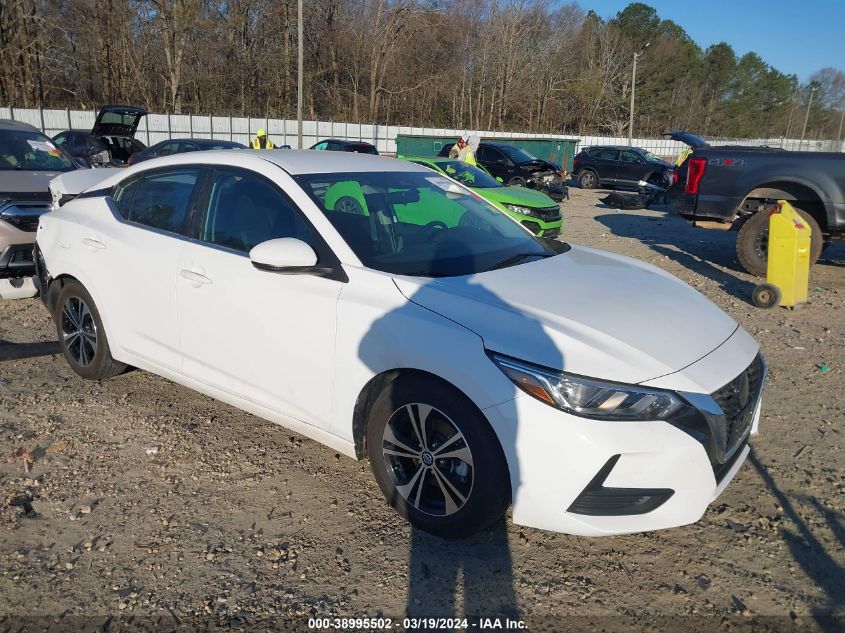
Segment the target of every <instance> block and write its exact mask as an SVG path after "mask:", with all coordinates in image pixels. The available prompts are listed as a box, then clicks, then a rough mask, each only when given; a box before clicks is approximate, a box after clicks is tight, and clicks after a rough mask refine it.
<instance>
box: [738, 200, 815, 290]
mask: <svg viewBox="0 0 845 633" xmlns="http://www.w3.org/2000/svg"><path fill="white" fill-rule="evenodd" d="M795 210H796V211H798V213H799V215H800V216H801V217H802V218H803V219H804V221H805V222H806V223H807V225H808V226H809V227H810V231H811V233H812V234H811V236H810V266H812V265H813V264H815V263H816V262H817V261H818V260H819V256H820V255H821V252H822V242H823V238H822V231H821V228H819V224H818V222H816V221H815V219H814V218H813V216H811V215H810V214H809V213H807V212H806V211H804V210H802V209H798V208H796V209H795ZM768 247H769V214H768V213H767V212H766V211H758V212H757V213H755V214H754V215H752V216H750V217H749V218H748V219H747V220H745V221H744V222H743V223H742V227H741V228H740V229H739V234H738V235H737V237H736V255H737V257H738V258H739V263H740V264H742V267H743V268H744V269H745V270H746V271H748V272H749V273H751V274H752V275H756V276H757V277H765V276H766V268H767V266H768V259H769V254H768Z"/></svg>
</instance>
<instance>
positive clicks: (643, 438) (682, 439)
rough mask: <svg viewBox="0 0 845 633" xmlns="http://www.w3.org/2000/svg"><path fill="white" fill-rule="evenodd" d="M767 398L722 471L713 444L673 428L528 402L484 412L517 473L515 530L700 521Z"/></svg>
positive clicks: (587, 530) (525, 398)
mask: <svg viewBox="0 0 845 633" xmlns="http://www.w3.org/2000/svg"><path fill="white" fill-rule="evenodd" d="M746 371H747V370H746ZM762 380H763V379H762V378H761V385H762ZM733 382H734V381H731V383H728V384H729V385H730V384H732V383H733ZM726 386H727V385H726ZM761 393H762V387H761V388H760V391H759V392H758V393H757V396H756V398H755V399H752V400H751V401H749V407H750V412H751V417H750V421H749V419H746V420H745V421H746V423H747V424H748V426H747V429H746V431H745V432H744V433H743V434H742V436H741V437H738V438H737V441H736V443H735V445H734V446H735V449H734V450H733V451H731V452H730V453H729V454H728V456H727V459H723V461H722V462H721V463H720V462H719V461H718V460H715V459H711V456H710V455H708V452H710V453H712V450H711V448H710V447H705V439H703V438H701V437H698V438H696V437H694V434H691V433H690V432H688V431H685V430H682V429H681V428H678V427H677V426H674V425H673V424H670V423H668V422H661V421H650V422H621V421H620V422H607V421H599V420H589V419H585V418H581V417H577V416H574V415H570V414H567V413H564V412H563V411H559V410H557V409H555V408H553V407H550V406H548V405H546V404H544V403H542V402H540V401H538V400H536V399H534V398H532V397H531V396H529V395H527V394H520V395H519V396H517V397H516V398H515V399H514V400H511V401H509V402H505V403H503V404H500V405H497V406H494V407H489V408H487V409H485V410H484V413H485V415H486V416H487V418H488V420H489V421H490V423H491V425H492V426H493V428H494V429H495V430H496V432H497V434H498V435H499V438H500V440H501V442H502V446H503V447H504V448H505V454H506V458H507V460H508V465H509V468H510V471H511V489H512V491H513V521H514V523H517V524H520V525H527V526H530V527H535V528H540V529H544V530H552V531H556V532H565V533H568V534H577V535H582V536H603V535H611V534H626V533H632V532H643V531H649V530H657V529H663V528H669V527H675V526H679V525H686V524H688V523H694V522H695V521H697V520H698V519H700V518H701V516H702V515H703V514H704V512H705V511H706V509H707V506H708V505H709V504H710V503H711V502H712V501H713V500H714V499H716V497H718V496H719V495H720V494H721V493H722V491H723V490H724V489H725V488H726V487H727V485H728V484H729V483H730V481H731V480H732V479H733V477H734V476H735V475H736V473H737V472H738V471H739V469H740V467H741V466H742V464H743V462H744V461H745V458H746V457H747V455H748V453H749V450H750V449H749V446H748V436H749V435H755V434H756V433H757V428H758V425H759V418H760V406H761V400H762V398H761ZM707 397H709V396H707ZM716 410H717V411H718V407H716Z"/></svg>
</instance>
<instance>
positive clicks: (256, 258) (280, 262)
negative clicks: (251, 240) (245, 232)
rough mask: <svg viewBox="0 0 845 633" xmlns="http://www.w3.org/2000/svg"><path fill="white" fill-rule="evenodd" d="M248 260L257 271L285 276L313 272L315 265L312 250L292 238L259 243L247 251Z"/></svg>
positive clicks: (314, 256)
mask: <svg viewBox="0 0 845 633" xmlns="http://www.w3.org/2000/svg"><path fill="white" fill-rule="evenodd" d="M249 259H250V261H252V265H253V266H255V267H256V268H258V269H259V270H267V271H271V272H278V273H287V274H297V273H307V272H313V269H314V267H315V266H316V265H317V253H315V252H314V249H313V248H311V247H310V246H309V245H308V244H306V243H305V242H303V241H302V240H298V239H296V238H293V237H280V238H276V239H274V240H267V241H266V242H261V243H260V244H257V245H256V246H254V247H253V248H252V250H251V251H249Z"/></svg>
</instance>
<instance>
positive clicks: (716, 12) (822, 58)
mask: <svg viewBox="0 0 845 633" xmlns="http://www.w3.org/2000/svg"><path fill="white" fill-rule="evenodd" d="M643 1H644V2H645V4H648V5H650V6H652V7H654V8H655V9H656V10H657V13H658V15H659V16H660V17H661V18H662V19H669V20H672V21H674V22H677V23H678V24H679V25H680V26H682V27H683V28H684V30H685V31H686V32H687V33H689V35H690V37H692V39H693V40H695V42H696V43H697V44H698V45H699V46H701V47H702V48H707V47H708V46H709V45H710V44H715V43H717V42H723V41H724V42H727V43H728V44H730V45H731V46H733V49H734V51H735V52H736V54H737V56H738V57H739V56H741V55H743V54H745V53H747V52H749V51H754V52H756V53H757V54H758V55H760V57H762V58H763V60H764V61H765V62H766V63H768V64H769V65H770V66H774V67H775V68H777V69H778V70H780V71H781V72H783V73H787V74H795V75H798V79H799V80H801V81H807V79H808V78H809V77H810V75H811V74H813V72H815V71H816V70H819V69H820V68H824V67H825V66H833V67H834V68H839V69H840V70H842V71H845V0H801V1H799V2H796V1H792V2H786V1H785V0H768V1H765V0H705V1H703V2H696V1H694V0H651V1H649V0H643ZM630 3H631V0H579V4H580V5H581V6H582V7H583V8H584V9H585V10H589V9H593V10H594V11H595V12H596V13H598V14H599V15H600V16H602V17H605V18H606V17H612V16H615V15H616V12H617V11H621V10H622V9H624V8H625V7H626V6H628V5H629V4H630Z"/></svg>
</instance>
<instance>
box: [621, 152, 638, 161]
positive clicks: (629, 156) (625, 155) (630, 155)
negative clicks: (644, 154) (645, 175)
mask: <svg viewBox="0 0 845 633" xmlns="http://www.w3.org/2000/svg"><path fill="white" fill-rule="evenodd" d="M622 160H623V161H624V162H626V163H639V162H640V157H639V156H637V154H636V152H632V151H631V150H625V151H624V152H622Z"/></svg>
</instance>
